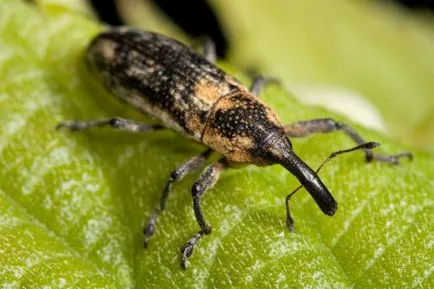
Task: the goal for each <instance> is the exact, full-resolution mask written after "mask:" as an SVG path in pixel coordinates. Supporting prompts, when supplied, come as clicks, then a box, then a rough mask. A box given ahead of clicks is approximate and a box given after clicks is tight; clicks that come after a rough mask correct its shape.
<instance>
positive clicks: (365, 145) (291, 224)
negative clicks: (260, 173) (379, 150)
mask: <svg viewBox="0 0 434 289" xmlns="http://www.w3.org/2000/svg"><path fill="white" fill-rule="evenodd" d="M378 146H380V143H378V142H366V143H363V144H361V145H358V146H355V147H352V148H349V149H345V150H340V151H336V152H333V153H331V154H330V156H329V157H328V158H327V159H326V160H325V161H323V162H322V164H321V165H320V166H319V167H318V168H317V169H316V170H315V173H317V174H318V173H319V171H320V170H321V169H322V168H323V167H324V166H325V165H326V164H327V163H328V162H329V161H331V160H332V159H334V158H335V157H336V156H338V155H341V154H344V153H349V152H353V151H356V150H363V149H369V150H371V149H374V148H376V147H378ZM302 187H303V185H300V186H298V187H297V188H296V189H295V190H294V191H292V192H291V193H290V194H289V195H288V196H286V225H287V227H288V230H289V231H293V230H294V219H293V218H292V217H291V213H290V211H289V200H290V199H291V197H292V196H293V195H294V194H295V193H296V192H297V191H298V190H300V189H301V188H302Z"/></svg>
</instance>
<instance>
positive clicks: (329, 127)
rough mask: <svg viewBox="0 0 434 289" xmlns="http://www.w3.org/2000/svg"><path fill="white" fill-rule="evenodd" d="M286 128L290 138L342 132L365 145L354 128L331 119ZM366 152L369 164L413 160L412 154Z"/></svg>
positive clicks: (309, 121)
mask: <svg viewBox="0 0 434 289" xmlns="http://www.w3.org/2000/svg"><path fill="white" fill-rule="evenodd" d="M284 128H285V132H286V134H287V135H288V136H289V137H306V136H309V135H311V134H314V133H329V132H333V131H337V130H341V131H343V132H344V133H345V134H346V135H348V136H349V137H350V138H351V139H352V140H353V141H354V142H356V143H357V144H358V145H361V144H363V143H365V140H364V139H363V138H362V137H361V136H360V135H359V134H358V133H357V131H355V130H354V129H353V128H352V127H350V126H349V125H347V124H344V123H340V122H337V121H335V120H333V119H330V118H320V119H312V120H304V121H298V122H295V123H292V124H288V125H286V126H285V127H284ZM364 152H365V159H366V161H367V162H371V161H372V160H376V161H382V162H386V163H390V164H395V165H396V164H399V160H400V159H401V158H408V159H410V160H411V159H412V158H413V155H412V154H411V153H410V152H401V153H399V154H395V155H381V154H374V153H373V151H372V150H370V149H364Z"/></svg>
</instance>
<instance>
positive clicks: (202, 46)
mask: <svg viewBox="0 0 434 289" xmlns="http://www.w3.org/2000/svg"><path fill="white" fill-rule="evenodd" d="M192 46H193V48H195V49H197V50H199V51H200V53H201V54H202V55H203V57H204V58H205V59H206V60H208V61H209V62H211V63H213V64H214V63H215V62H216V60H217V53H216V50H215V44H214V41H213V40H212V39H211V38H210V37H209V36H206V35H205V36H201V37H198V38H197V39H195V40H194V41H193V45H192Z"/></svg>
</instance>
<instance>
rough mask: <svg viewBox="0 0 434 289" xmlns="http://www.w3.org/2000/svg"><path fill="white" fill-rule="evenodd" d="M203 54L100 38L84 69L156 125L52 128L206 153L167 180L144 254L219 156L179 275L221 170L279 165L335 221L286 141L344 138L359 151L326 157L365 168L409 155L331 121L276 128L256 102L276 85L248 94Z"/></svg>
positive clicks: (106, 122) (200, 187)
mask: <svg viewBox="0 0 434 289" xmlns="http://www.w3.org/2000/svg"><path fill="white" fill-rule="evenodd" d="M204 47H205V49H204V53H203V54H199V53H197V52H195V51H193V50H191V49H190V48H189V47H187V46H186V45H184V44H182V43H180V42H178V41H175V40H173V39H170V38H168V37H165V36H163V35H160V34H157V33H153V32H145V31H139V30H135V29H132V28H126V27H122V28H111V29H108V30H107V31H104V32H102V33H100V34H99V35H97V36H96V37H95V38H94V39H93V40H92V41H91V43H90V44H89V46H88V48H87V51H86V54H85V59H86V62H87V64H88V67H89V69H90V70H91V71H93V72H94V73H95V75H96V77H97V78H99V80H100V81H101V82H102V83H103V84H104V85H105V87H106V88H107V89H108V90H109V91H110V92H112V93H113V94H114V95H115V96H116V97H118V98H119V99H120V100H121V101H123V102H125V103H126V104H128V105H129V106H131V107H133V108H135V109H136V110H138V111H139V112H142V113H144V114H146V115H148V116H150V117H152V118H153V119H155V120H157V121H159V123H160V124H157V125H151V124H147V123H143V122H139V121H135V120H129V119H123V118H120V117H113V118H109V119H101V120H84V121H63V122H61V123H60V124H59V125H58V126H57V128H68V129H70V130H72V131H76V130H83V129H87V128H91V127H103V126H108V127H112V128H114V129H117V130H124V131H129V132H138V133H149V132H151V131H157V130H161V129H171V130H173V131H175V132H177V133H178V134H180V135H181V136H184V137H186V138H189V139H191V140H194V141H196V142H198V143H201V144H203V145H204V146H206V147H207V149H206V150H204V151H203V152H202V153H201V154H199V155H198V156H194V157H192V158H190V159H189V160H187V161H186V162H184V163H182V164H180V165H178V166H177V167H176V168H175V169H174V170H173V172H172V173H171V174H170V176H169V179H168V180H167V183H166V186H165V188H164V189H163V192H162V194H161V197H160V204H159V206H158V208H156V209H155V210H154V211H153V212H152V213H151V214H150V216H149V220H148V222H147V225H146V226H145V228H144V245H145V247H147V244H148V242H149V240H150V237H151V236H152V235H153V234H154V232H155V230H156V224H157V219H158V217H159V215H161V213H162V212H163V211H164V210H165V208H166V201H167V198H168V196H169V195H170V191H171V188H172V185H173V184H174V183H176V182H179V181H180V180H182V179H183V178H184V177H185V176H186V175H187V174H190V173H193V172H194V171H197V170H198V169H200V168H201V167H202V166H204V165H205V162H206V160H207V159H208V158H209V157H210V155H211V154H212V153H213V152H215V153H217V154H219V155H220V156H221V157H220V158H219V159H218V161H217V162H215V163H213V164H210V165H208V166H207V167H205V168H204V170H203V171H202V173H201V174H200V176H199V178H198V179H197V181H196V182H195V183H194V184H193V186H192V189H191V194H192V199H193V210H194V214H195V217H196V220H197V223H198V224H199V227H200V231H198V233H196V234H194V235H193V236H192V237H191V239H189V240H188V242H186V244H185V245H184V246H183V247H182V248H181V266H182V267H183V268H186V266H187V260H188V258H189V257H190V256H191V255H192V253H193V250H194V248H195V246H196V245H197V243H198V241H199V240H200V239H201V238H202V237H203V236H204V235H208V234H210V233H211V227H210V226H209V225H208V223H207V222H206V220H205V217H204V214H203V211H202V207H201V199H202V197H203V196H204V194H205V192H206V191H207V190H209V189H210V188H212V187H213V186H214V185H215V184H216V182H217V181H218V179H219V176H220V174H221V172H222V171H223V170H225V169H226V168H229V167H235V166H236V167H238V166H240V165H247V164H253V165H257V166H268V165H274V164H279V165H281V166H283V167H284V168H285V169H286V170H288V171H289V172H290V173H291V174H293V175H294V176H295V177H296V178H297V179H298V180H299V181H300V183H301V185H302V186H304V187H305V188H306V190H307V191H308V192H309V193H310V195H311V196H312V198H313V199H314V201H315V202H316V204H317V205H318V206H319V208H320V209H321V211H322V212H323V213H324V214H326V215H329V216H332V215H334V214H335V212H336V210H337V203H336V201H335V199H334V198H333V196H332V195H331V193H330V192H329V190H328V189H327V187H326V186H325V185H324V183H323V182H322V181H321V179H320V178H319V177H318V174H317V172H318V171H319V169H318V170H317V171H314V170H312V169H311V168H310V167H309V166H308V165H307V164H306V163H305V162H304V161H303V160H301V159H300V158H299V157H298V156H297V154H295V152H294V151H293V147H292V144H291V142H290V140H289V138H290V137H306V136H309V135H311V134H314V133H330V132H334V131H343V132H344V133H345V134H347V135H348V136H349V137H350V138H351V139H352V140H353V141H354V142H355V143H356V144H357V145H358V146H356V147H355V148H352V149H349V150H343V151H338V152H336V153H334V154H332V155H331V157H333V156H335V155H337V154H340V153H343V152H348V151H353V150H356V149H362V150H363V151H364V153H365V159H366V161H367V162H371V161H373V160H376V161H382V162H386V163H391V164H398V162H399V159H400V158H403V157H408V158H411V156H412V155H411V153H408V152H403V153H399V154H396V155H380V154H374V153H373V152H372V150H371V149H372V148H374V147H375V146H376V145H377V144H376V143H372V142H368V143H366V142H365V141H364V139H363V138H362V137H361V136H360V135H359V134H358V133H357V132H356V131H355V130H354V129H353V128H351V127H350V126H349V125H347V124H344V123H341V122H338V121H335V120H333V119H330V118H321V119H312V120H305V121H298V122H296V123H292V124H288V125H282V124H281V122H280V120H279V117H278V116H277V115H276V113H274V112H273V110H272V109H271V108H270V107H269V106H268V105H267V104H265V103H264V102H263V101H262V100H261V99H260V98H259V94H260V90H261V88H262V87H263V86H264V85H266V84H269V83H272V82H276V81H275V79H273V78H267V77H262V76H258V77H256V78H255V79H254V80H253V82H252V85H251V86H250V89H249V88H247V87H246V86H244V85H243V84H242V83H241V82H240V81H238V80H237V79H236V78H234V77H232V76H230V75H228V74H226V73H225V72H223V71H222V70H221V69H219V68H218V67H217V66H215V65H214V64H213V62H214V59H215V55H214V53H213V51H214V50H213V46H212V45H210V43H209V42H208V45H205V46H204ZM331 157H330V158H331ZM330 158H329V159H330ZM329 159H327V160H326V162H327V161H328V160H329ZM299 188H300V187H299ZM297 190H298V188H297ZM297 190H296V191H297ZM293 193H295V191H294V192H293ZM293 193H291V194H289V195H288V197H287V198H286V207H287V226H288V229H290V230H292V229H293V219H292V217H291V214H290V213H289V205H288V202H289V199H290V197H291V196H292V195H293Z"/></svg>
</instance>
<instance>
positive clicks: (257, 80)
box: [249, 75, 280, 97]
mask: <svg viewBox="0 0 434 289" xmlns="http://www.w3.org/2000/svg"><path fill="white" fill-rule="evenodd" d="M278 83H280V81H279V79H277V78H275V77H270V76H263V75H256V76H255V77H254V78H253V81H252V84H251V85H250V88H249V90H250V92H251V93H252V94H253V95H256V96H257V97H259V95H260V93H261V90H262V88H264V86H266V85H269V84H278Z"/></svg>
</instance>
